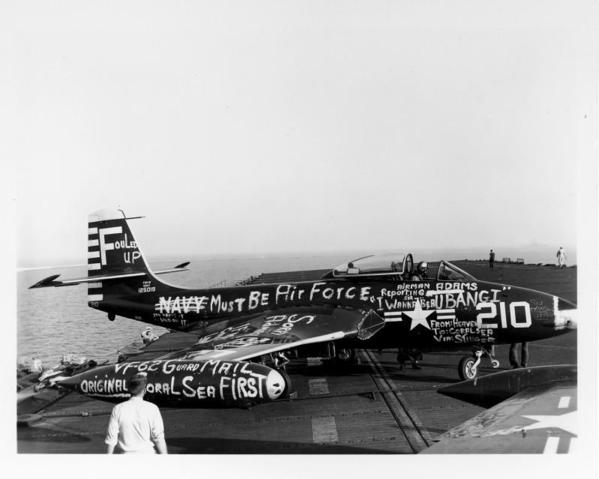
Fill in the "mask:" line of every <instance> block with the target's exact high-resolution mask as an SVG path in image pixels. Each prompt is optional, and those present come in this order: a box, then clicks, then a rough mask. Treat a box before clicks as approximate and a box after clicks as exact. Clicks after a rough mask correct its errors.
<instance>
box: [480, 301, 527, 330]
mask: <svg viewBox="0 0 599 479" xmlns="http://www.w3.org/2000/svg"><path fill="white" fill-rule="evenodd" d="M497 304H499V321H500V324H497V321H496V318H497ZM483 308H488V309H489V311H486V312H480V313H478V314H477V315H476V322H477V324H478V327H479V328H498V327H500V326H501V327H502V328H507V327H508V325H507V322H508V320H507V315H506V311H505V303H503V302H501V303H479V304H477V305H476V310H477V311H480V310H481V309H483ZM518 308H520V309H522V310H523V312H524V314H523V315H522V314H521V315H520V319H518V315H517V314H516V313H517V310H518ZM522 316H524V318H522ZM490 320H494V321H490ZM509 320H510V324H511V325H512V327H514V328H528V327H530V325H531V324H532V320H531V317H530V305H529V304H528V303H527V302H526V301H514V302H513V303H510V309H509ZM483 321H485V322H483Z"/></svg>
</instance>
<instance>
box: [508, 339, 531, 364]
mask: <svg viewBox="0 0 599 479" xmlns="http://www.w3.org/2000/svg"><path fill="white" fill-rule="evenodd" d="M518 344H519V343H512V344H511V345H510V365H511V366H512V368H514V369H516V368H525V367H526V365H527V364H528V343H527V342H523V343H520V344H521V354H520V361H518Z"/></svg>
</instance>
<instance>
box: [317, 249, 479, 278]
mask: <svg viewBox="0 0 599 479" xmlns="http://www.w3.org/2000/svg"><path fill="white" fill-rule="evenodd" d="M437 264H438V265H439V266H438V269H437V275H436V277H435V276H433V277H432V278H431V276H429V275H430V274H432V273H433V271H434V268H435V267H436V265H437ZM428 271H429V275H427V274H426V271H425V272H424V273H423V272H421V271H418V272H416V271H415V267H414V258H413V257H412V254H411V253H408V254H406V255H401V254H386V255H370V256H364V257H362V258H358V259H355V260H353V261H349V262H348V263H343V264H341V265H339V266H337V267H336V268H333V269H332V270H331V271H329V272H328V273H327V274H325V275H324V276H323V279H325V278H356V277H366V276H382V277H385V276H386V277H388V278H389V279H401V280H403V281H417V280H418V279H420V280H423V279H428V280H429V281H430V280H435V279H436V280H437V281H464V282H469V281H476V278H475V277H474V276H472V275H471V274H469V273H467V272H466V271H464V270H463V269H461V268H459V267H457V266H456V265H455V264H453V263H450V262H449V261H441V262H439V263H436V262H435V263H429V270H428ZM381 279H383V278H381Z"/></svg>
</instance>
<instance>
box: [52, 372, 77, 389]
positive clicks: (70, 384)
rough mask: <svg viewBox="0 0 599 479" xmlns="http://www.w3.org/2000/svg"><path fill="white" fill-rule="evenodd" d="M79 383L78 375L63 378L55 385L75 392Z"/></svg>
mask: <svg viewBox="0 0 599 479" xmlns="http://www.w3.org/2000/svg"><path fill="white" fill-rule="evenodd" d="M80 383H81V377H80V375H79V374H77V375H75V376H70V377H65V378H64V379H60V380H59V381H56V384H58V385H59V386H61V387H63V388H66V389H70V390H71V391H77V390H78V388H79V384H80Z"/></svg>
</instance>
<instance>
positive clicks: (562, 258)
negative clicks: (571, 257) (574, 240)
mask: <svg viewBox="0 0 599 479" xmlns="http://www.w3.org/2000/svg"><path fill="white" fill-rule="evenodd" d="M556 256H557V267H558V268H565V267H566V250H565V249H564V247H563V246H560V247H559V249H558V250H557V255H556Z"/></svg>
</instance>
